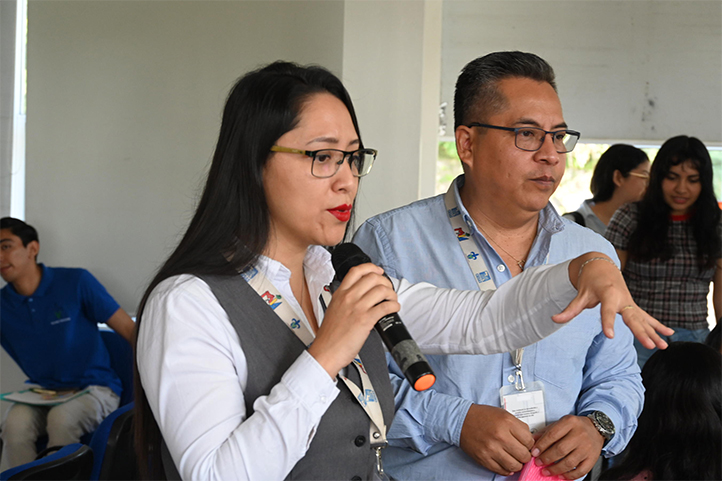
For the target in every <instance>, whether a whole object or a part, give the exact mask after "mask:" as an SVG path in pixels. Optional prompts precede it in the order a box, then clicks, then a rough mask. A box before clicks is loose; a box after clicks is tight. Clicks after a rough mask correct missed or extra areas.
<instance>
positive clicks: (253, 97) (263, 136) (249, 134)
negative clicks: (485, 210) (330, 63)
mask: <svg viewBox="0 0 722 481" xmlns="http://www.w3.org/2000/svg"><path fill="white" fill-rule="evenodd" d="M322 92H325V93H330V94H331V95H333V96H335V97H336V98H338V99H339V100H341V102H343V103H344V105H346V108H347V109H348V111H349V114H350V115H351V120H352V121H353V125H354V128H355V129H356V133H357V134H358V135H359V139H360V137H361V134H360V132H359V128H358V122H357V120H356V113H355V111H354V108H353V104H352V102H351V98H350V96H349V94H348V92H347V91H346V89H345V88H344V86H343V84H342V83H341V81H340V80H339V79H338V78H337V77H336V76H335V75H333V74H332V73H331V72H329V71H328V70H326V69H324V68H322V67H316V66H300V65H297V64H294V63H289V62H280V61H279V62H274V63H272V64H270V65H267V66H266V67H263V68H260V69H258V70H255V71H252V72H249V73H247V74H246V75H244V76H243V77H241V78H240V79H239V80H238V82H236V84H235V86H234V87H233V89H231V92H230V94H229V96H228V99H227V101H226V106H225V108H224V110H223V119H222V121H221V129H220V134H219V136H218V143H217V144H216V149H215V153H214V154H213V161H212V163H211V167H210V170H209V172H208V179H207V181H206V184H205V187H204V189H203V194H202V195H201V199H200V202H199V203H198V207H197V208H196V212H195V214H194V215H193V219H192V220H191V222H190V225H189V226H188V230H187V231H186V233H185V234H184V235H183V238H182V239H181V241H180V243H179V244H178V247H176V249H175V250H174V251H173V253H172V254H171V255H170V257H169V258H168V260H166V261H165V263H164V264H163V265H162V267H161V268H160V269H159V270H158V272H157V274H156V275H155V277H154V278H153V280H152V281H151V283H150V285H149V286H148V289H147V290H146V291H145V294H144V295H143V298H142V300H141V302H140V307H139V308H138V319H137V324H136V329H139V327H140V324H141V322H143V309H144V308H145V305H146V302H147V301H148V297H149V295H150V293H151V292H152V291H153V289H154V288H155V287H156V286H157V285H158V284H159V283H160V282H162V281H163V280H165V279H167V278H169V277H172V276H176V275H179V274H193V275H204V274H205V275H207V274H216V275H229V276H230V275H237V274H238V272H241V271H244V270H246V269H247V268H248V267H249V266H251V265H253V264H254V262H255V261H256V260H257V258H258V256H259V255H260V254H261V253H262V252H263V250H264V248H265V246H266V243H267V242H268V237H269V229H270V227H269V222H270V220H269V215H268V206H267V203H266V196H265V193H264V190H263V168H264V166H265V165H266V161H267V160H268V157H269V153H270V149H271V147H272V146H273V144H274V143H275V142H276V140H277V139H278V138H279V137H281V136H282V135H283V134H285V133H286V132H288V131H290V130H292V129H293V128H294V127H295V126H296V124H297V122H298V120H299V114H300V112H301V110H302V108H303V106H304V103H305V102H306V101H308V100H309V98H310V97H311V96H312V95H314V94H317V93H322ZM349 225H351V223H349ZM347 232H348V227H347ZM137 332H139V331H137ZM135 406H136V411H135V412H136V414H135V437H136V451H137V455H138V458H139V466H140V469H141V473H142V475H143V476H144V477H146V478H150V479H164V478H165V474H164V472H163V467H162V463H161V458H160V442H161V439H162V438H161V433H160V430H159V428H158V425H157V423H156V421H155V418H154V417H153V413H152V412H151V410H150V406H149V404H148V400H147V398H146V396H145V391H144V390H143V386H142V385H141V383H140V377H139V373H138V368H137V366H136V368H135Z"/></svg>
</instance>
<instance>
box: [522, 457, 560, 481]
mask: <svg viewBox="0 0 722 481" xmlns="http://www.w3.org/2000/svg"><path fill="white" fill-rule="evenodd" d="M534 461H536V459H535V458H532V459H531V461H529V462H528V463H526V464H525V465H524V467H523V468H522V469H521V473H519V481H566V480H565V479H564V478H561V477H559V476H542V473H541V471H542V469H544V466H537V465H536V464H534Z"/></svg>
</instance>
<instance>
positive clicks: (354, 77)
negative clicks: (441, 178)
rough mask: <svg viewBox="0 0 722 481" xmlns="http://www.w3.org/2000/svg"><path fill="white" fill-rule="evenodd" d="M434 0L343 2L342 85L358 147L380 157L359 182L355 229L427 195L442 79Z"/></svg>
mask: <svg viewBox="0 0 722 481" xmlns="http://www.w3.org/2000/svg"><path fill="white" fill-rule="evenodd" d="M441 6H442V2H440V1H426V2H425V1H418V0H408V1H349V2H347V3H346V11H345V29H344V42H343V45H344V50H343V76H342V78H343V81H344V84H345V85H346V88H347V89H348V90H349V93H350V94H351V96H352V98H353V101H354V106H355V108H356V112H357V115H358V119H359V125H360V127H361V132H362V135H363V139H364V144H366V145H368V146H369V147H372V148H375V149H378V150H379V155H378V158H377V160H376V163H375V164H374V169H373V171H372V172H371V174H369V176H368V177H365V178H364V179H362V181H361V188H360V191H359V194H358V196H357V202H356V204H357V225H361V222H363V220H365V219H366V218H367V217H370V216H372V215H375V214H378V213H380V212H384V211H386V210H389V209H391V208H393V207H397V206H400V205H404V204H408V203H409V202H413V201H415V200H417V199H419V198H422V197H428V196H430V195H433V193H434V182H435V168H436V156H437V152H436V151H437V149H438V145H437V137H436V132H437V124H436V111H437V110H438V102H439V88H440V83H439V82H440V75H441V70H440V69H441Z"/></svg>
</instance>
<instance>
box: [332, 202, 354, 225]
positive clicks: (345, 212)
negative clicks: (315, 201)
mask: <svg viewBox="0 0 722 481" xmlns="http://www.w3.org/2000/svg"><path fill="white" fill-rule="evenodd" d="M351 207H352V206H350V205H348V204H341V205H337V206H336V207H334V208H332V209H328V211H329V212H330V213H331V214H333V216H334V217H336V218H337V219H338V220H340V221H341V222H348V220H349V219H350V218H351Z"/></svg>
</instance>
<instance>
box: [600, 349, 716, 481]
mask: <svg viewBox="0 0 722 481" xmlns="http://www.w3.org/2000/svg"><path fill="white" fill-rule="evenodd" d="M642 382H643V383H644V388H645V390H646V392H645V396H644V409H643V410H642V414H641V415H640V416H639V424H638V426H637V430H636V432H635V433H634V436H633V437H632V439H631V440H630V441H629V444H628V445H627V449H626V450H625V455H624V458H623V459H622V461H621V462H620V463H619V464H618V465H616V466H615V467H614V468H611V469H609V470H608V471H606V472H604V473H602V476H601V479H603V480H612V481H616V480H634V481H644V480H647V481H662V480H684V481H686V480H692V479H694V480H702V479H704V480H719V479H722V456H720V453H721V452H722V355H720V353H719V352H717V351H715V350H714V349H712V348H710V347H709V346H705V345H704V344H700V343H696V342H673V343H671V344H670V345H669V347H668V348H667V349H665V350H664V351H658V352H656V353H654V355H653V356H651V357H650V358H649V361H647V363H646V364H645V365H644V368H643V369H642Z"/></svg>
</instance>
